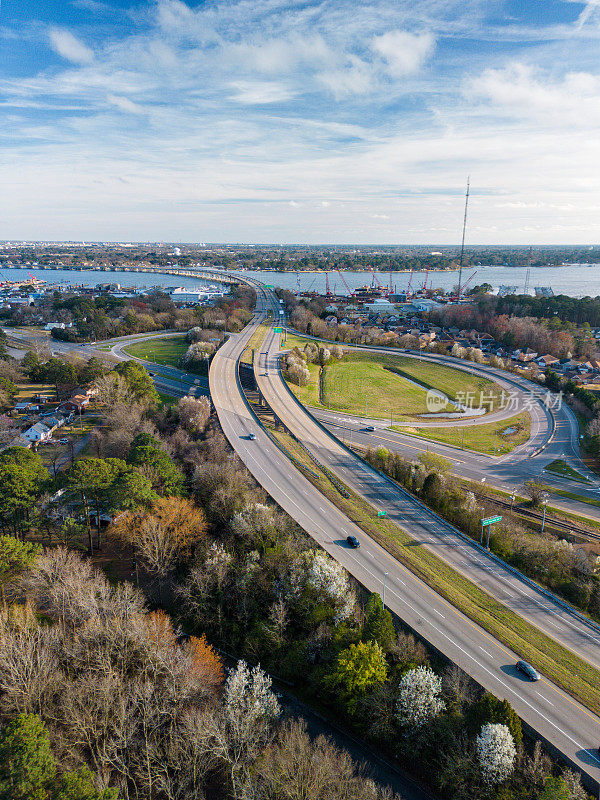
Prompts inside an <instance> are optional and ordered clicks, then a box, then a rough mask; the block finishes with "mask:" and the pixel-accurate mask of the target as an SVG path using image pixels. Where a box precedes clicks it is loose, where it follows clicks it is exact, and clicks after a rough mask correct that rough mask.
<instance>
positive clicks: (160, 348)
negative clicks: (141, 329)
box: [123, 336, 189, 367]
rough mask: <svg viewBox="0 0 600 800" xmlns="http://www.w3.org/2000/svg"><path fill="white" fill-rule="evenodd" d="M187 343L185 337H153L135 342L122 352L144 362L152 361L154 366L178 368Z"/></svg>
mask: <svg viewBox="0 0 600 800" xmlns="http://www.w3.org/2000/svg"><path fill="white" fill-rule="evenodd" d="M188 345H189V342H188V341H187V339H186V338H185V336H169V337H164V338H160V337H158V336H157V337H155V338H154V339H148V340H144V341H142V342H135V343H134V344H129V345H127V347H124V348H123V350H124V351H125V352H126V353H129V355H131V356H135V357H136V358H143V359H144V360H145V361H154V363H156V364H170V365H171V366H172V367H177V366H179V362H180V361H181V357H182V356H183V354H184V353H185V351H186V350H187V349H188Z"/></svg>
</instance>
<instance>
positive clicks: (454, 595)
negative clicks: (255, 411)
mask: <svg viewBox="0 0 600 800" xmlns="http://www.w3.org/2000/svg"><path fill="white" fill-rule="evenodd" d="M278 438H279V439H280V441H285V446H286V447H287V448H288V449H289V451H290V452H291V453H292V455H293V456H295V457H297V458H298V459H300V453H299V452H298V451H299V449H300V448H298V446H297V445H296V443H295V442H294V441H293V439H292V438H291V437H290V436H288V435H287V434H281V435H280V436H279V437H278ZM286 440H287V441H286ZM312 468H313V470H314V469H315V467H314V465H313V467H312ZM308 479H309V480H310V481H311V482H312V483H313V484H314V485H315V486H316V487H317V488H318V489H319V490H320V491H321V493H322V494H323V495H325V497H327V498H328V499H329V500H330V501H331V502H332V503H333V504H334V505H335V506H337V507H338V508H339V509H340V510H341V511H342V512H343V513H345V514H346V516H348V517H349V518H350V519H351V520H352V521H353V522H355V523H356V524H357V525H358V526H359V527H360V528H362V530H364V531H365V532H366V533H367V534H368V535H369V536H371V537H372V538H373V539H374V540H375V541H377V542H378V543H379V544H380V545H381V546H382V547H384V548H385V549H386V550H387V551H388V552H389V553H390V555H392V556H394V558H396V559H397V560H398V561H399V562H400V563H402V564H404V565H405V566H406V567H407V568H408V569H409V570H410V571H411V572H412V573H413V574H414V575H416V576H417V577H419V578H421V579H422V580H423V581H424V582H425V583H426V584H427V585H428V586H430V587H431V588H432V589H433V590H434V591H435V592H436V593H437V594H439V595H441V596H442V597H444V598H445V599H446V600H447V601H448V602H449V603H450V605H451V606H453V607H454V608H456V609H458V610H459V611H461V612H462V613H463V614H465V615H466V616H467V617H469V618H470V619H471V620H473V621H474V622H475V623H477V624H479V625H481V626H482V627H483V628H484V629H485V630H487V631H488V632H489V633H491V634H492V636H494V637H495V638H496V639H498V641H500V642H502V643H503V644H505V645H506V646H507V647H509V648H510V649H511V650H513V651H514V652H516V653H518V654H519V656H521V657H522V658H524V659H526V660H527V661H529V662H530V663H532V664H534V665H535V667H536V668H537V669H539V670H540V671H541V672H542V673H543V674H544V675H546V676H547V677H548V678H549V679H550V680H552V681H554V682H555V683H557V684H558V685H559V686H561V687H562V688H563V689H564V690H565V691H566V692H568V693H569V694H571V695H572V696H574V697H576V698H577V699H578V700H579V701H580V702H582V703H583V704H584V705H585V706H587V707H588V708H590V709H592V710H593V711H595V712H596V713H598V712H600V673H599V672H598V670H596V669H595V668H594V667H593V666H591V665H590V664H588V662H586V661H584V660H583V659H581V658H579V656H577V655H576V654H575V653H573V652H571V651H570V650H567V649H566V648H565V647H563V646H562V645H560V644H559V643H558V642H556V641H555V640H554V639H552V638H551V637H550V636H547V635H546V634H545V633H543V632H542V631H540V630H539V629H538V628H536V627H535V626H534V625H531V624H530V623H529V622H527V621H526V620H524V619H523V618H522V617H521V616H519V615H518V614H516V613H515V612H513V611H511V610H510V609H509V608H507V607H506V606H504V605H503V604H502V603H501V602H499V601H498V600H496V599H495V598H494V597H492V596H491V595H489V594H488V593H487V592H485V591H484V590H482V589H480V588H479V587H478V586H477V585H476V584H474V583H472V582H471V581H470V580H468V579H467V578H466V577H464V576H463V575H462V574H461V573H460V572H458V571H457V570H455V569H453V568H452V567H451V566H449V565H448V564H447V563H446V562H445V561H443V559H441V558H439V557H438V556H437V555H435V553H433V552H431V551H430V550H427V549H426V548H424V547H419V546H415V540H414V539H413V538H412V537H411V536H410V534H409V533H408V532H407V531H405V530H404V529H403V528H400V527H399V526H398V525H396V524H394V523H393V522H391V521H389V520H386V519H384V518H379V519H378V518H377V517H376V516H375V509H374V507H373V506H371V505H370V504H369V503H367V502H366V501H365V500H363V498H361V497H358V496H357V495H355V494H354V493H353V492H351V491H350V490H348V491H349V495H350V497H349V498H348V499H346V498H343V497H342V496H341V495H340V494H339V492H338V491H337V490H336V489H335V488H334V487H333V486H332V485H331V483H330V482H329V481H328V480H327V479H326V477H325V476H322V477H319V479H318V480H317V479H314V478H311V477H310V476H308ZM346 489H348V487H346Z"/></svg>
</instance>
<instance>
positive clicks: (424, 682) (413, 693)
mask: <svg viewBox="0 0 600 800" xmlns="http://www.w3.org/2000/svg"><path fill="white" fill-rule="evenodd" d="M399 689H400V691H399V694H398V716H399V717H400V720H401V722H402V723H403V724H404V725H406V726H407V727H410V728H420V727H421V726H422V725H424V724H425V723H426V722H427V720H429V719H431V718H432V717H437V715H438V714H440V713H441V712H442V711H443V710H444V708H445V705H444V701H443V700H442V699H441V697H440V694H441V691H442V680H441V678H439V677H438V676H437V675H436V674H435V672H433V670H431V669H429V667H415V669H409V670H408V672H405V673H404V675H403V676H402V679H401V680H400V685H399Z"/></svg>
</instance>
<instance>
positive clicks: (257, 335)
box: [240, 325, 270, 364]
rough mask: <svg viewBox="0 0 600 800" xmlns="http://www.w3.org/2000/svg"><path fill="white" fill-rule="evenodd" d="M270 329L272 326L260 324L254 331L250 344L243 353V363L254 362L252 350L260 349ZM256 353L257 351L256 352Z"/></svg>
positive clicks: (241, 359)
mask: <svg viewBox="0 0 600 800" xmlns="http://www.w3.org/2000/svg"><path fill="white" fill-rule="evenodd" d="M269 329H270V326H267V325H259V326H258V328H257V329H256V330H255V331H254V333H253V334H252V336H251V337H250V341H249V342H248V346H247V347H246V349H245V350H244V352H243V353H242V357H241V358H240V361H241V362H242V364H251V363H252V350H251V348H254V350H255V351H256V350H258V349H259V347H260V346H261V344H262V341H263V339H264V338H265V336H266V334H267V331H268V330H269ZM255 355H256V353H255Z"/></svg>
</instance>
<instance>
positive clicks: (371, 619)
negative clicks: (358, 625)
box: [362, 593, 396, 651]
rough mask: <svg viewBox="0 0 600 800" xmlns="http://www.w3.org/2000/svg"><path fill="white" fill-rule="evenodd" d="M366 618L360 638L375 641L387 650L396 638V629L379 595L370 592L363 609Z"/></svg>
mask: <svg viewBox="0 0 600 800" xmlns="http://www.w3.org/2000/svg"><path fill="white" fill-rule="evenodd" d="M365 613H366V619H365V624H364V627H363V635H362V638H363V640H364V641H366V642H377V643H378V644H379V645H380V646H381V647H382V649H383V650H384V651H388V650H389V649H390V646H391V644H392V642H393V641H394V639H395V638H396V629H395V628H394V622H393V620H392V615H391V614H390V612H389V611H387V610H386V609H385V608H384V607H383V603H382V601H381V597H380V596H379V595H378V594H375V593H374V594H372V595H371V596H370V597H369V601H368V603H367V607H366V609H365Z"/></svg>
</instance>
